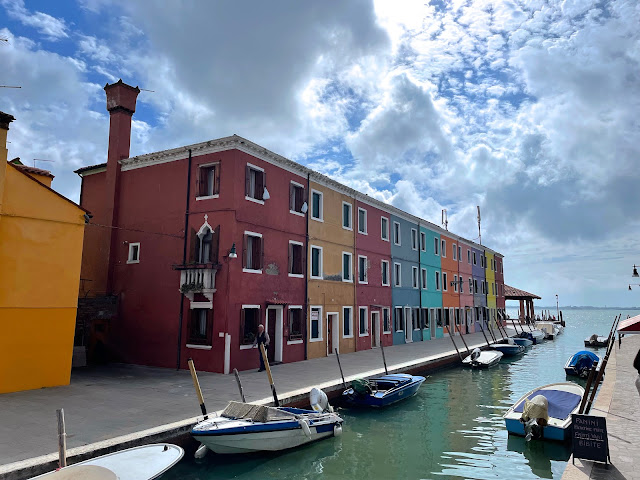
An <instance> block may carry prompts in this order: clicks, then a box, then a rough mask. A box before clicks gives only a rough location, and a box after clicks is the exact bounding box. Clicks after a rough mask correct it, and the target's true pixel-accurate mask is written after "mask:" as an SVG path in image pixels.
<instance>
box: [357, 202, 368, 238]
mask: <svg viewBox="0 0 640 480" xmlns="http://www.w3.org/2000/svg"><path fill="white" fill-rule="evenodd" d="M358 233H362V234H364V235H366V234H367V211H366V210H365V209H364V208H358Z"/></svg>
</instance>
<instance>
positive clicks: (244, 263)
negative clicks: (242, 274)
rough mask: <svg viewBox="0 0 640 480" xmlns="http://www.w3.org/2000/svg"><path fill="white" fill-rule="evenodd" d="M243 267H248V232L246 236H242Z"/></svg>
mask: <svg viewBox="0 0 640 480" xmlns="http://www.w3.org/2000/svg"><path fill="white" fill-rule="evenodd" d="M242 267H243V268H248V267H247V235H246V234H245V235H244V237H242Z"/></svg>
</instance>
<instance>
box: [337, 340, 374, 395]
mask: <svg viewBox="0 0 640 480" xmlns="http://www.w3.org/2000/svg"><path fill="white" fill-rule="evenodd" d="M333 351H334V352H335V353H336V359H338V368H339V369H340V378H342V386H343V387H344V389H345V390H346V389H347V382H345V381H344V374H343V373H342V364H341V363H340V354H339V353H338V349H337V348H334V349H333ZM385 371H386V370H385Z"/></svg>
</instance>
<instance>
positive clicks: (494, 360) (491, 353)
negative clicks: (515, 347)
mask: <svg viewBox="0 0 640 480" xmlns="http://www.w3.org/2000/svg"><path fill="white" fill-rule="evenodd" d="M502 356H503V353H502V352H498V351H497V350H480V349H479V348H476V349H474V350H473V352H471V355H468V356H467V357H465V359H464V360H462V364H463V365H466V366H469V367H471V368H489V367H493V366H494V365H497V364H498V363H499V362H500V359H501V358H502Z"/></svg>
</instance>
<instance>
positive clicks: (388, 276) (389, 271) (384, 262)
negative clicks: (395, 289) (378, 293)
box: [380, 260, 391, 287]
mask: <svg viewBox="0 0 640 480" xmlns="http://www.w3.org/2000/svg"><path fill="white" fill-rule="evenodd" d="M385 265H386V267H387V283H384V268H385ZM380 282H381V283H382V286H383V287H389V286H391V268H390V266H389V260H380Z"/></svg>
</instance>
